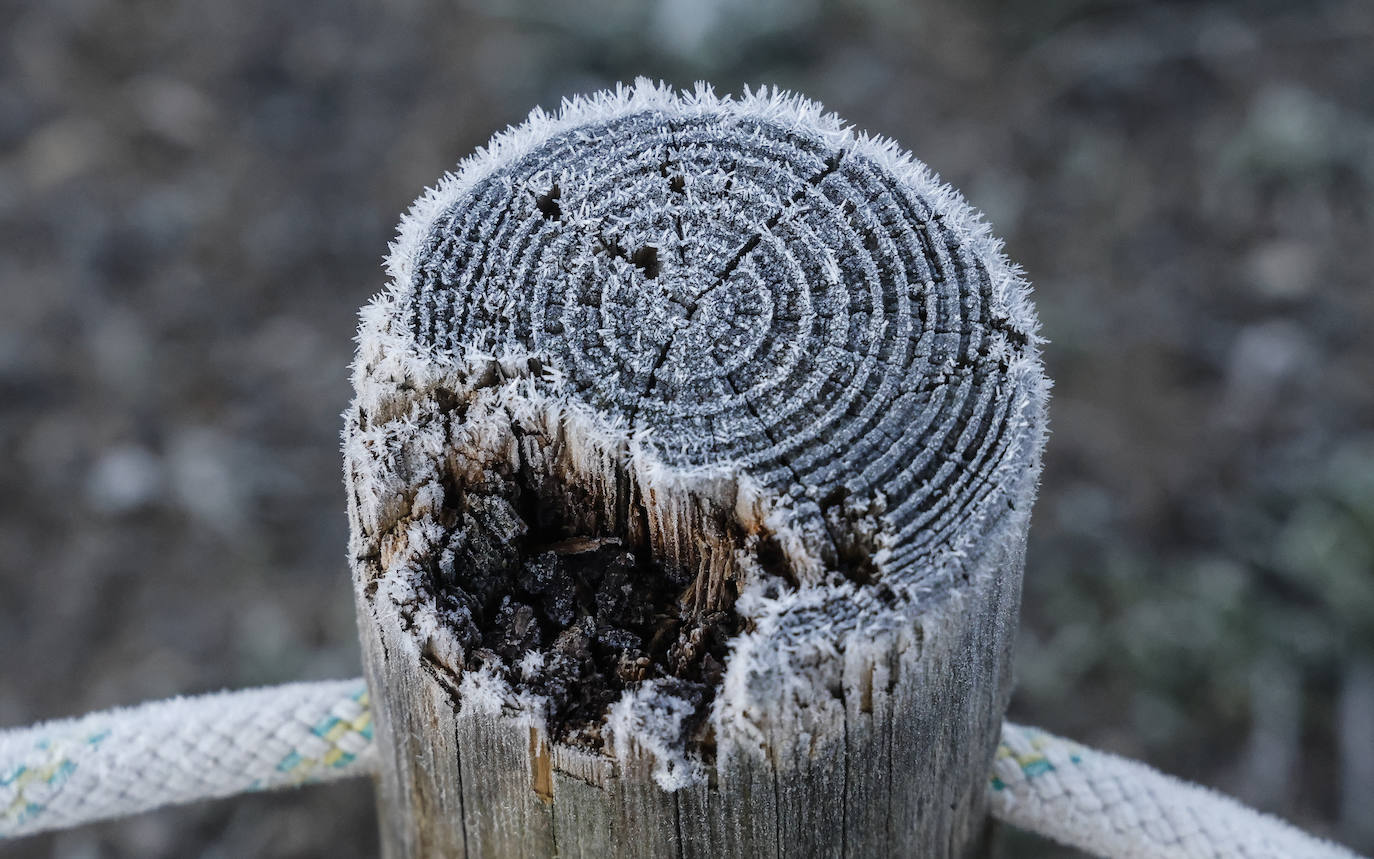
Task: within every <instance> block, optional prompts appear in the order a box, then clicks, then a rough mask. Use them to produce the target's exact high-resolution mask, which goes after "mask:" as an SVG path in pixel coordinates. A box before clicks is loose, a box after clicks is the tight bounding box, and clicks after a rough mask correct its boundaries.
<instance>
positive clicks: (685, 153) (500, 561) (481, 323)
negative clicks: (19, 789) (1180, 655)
mask: <svg viewBox="0 0 1374 859" xmlns="http://www.w3.org/2000/svg"><path fill="white" fill-rule="evenodd" d="M389 267H390V272H391V275H392V277H393V279H394V280H393V283H392V284H391V285H390V287H389V288H388V290H387V291H386V292H384V293H383V294H382V295H380V296H379V297H378V298H377V299H376V300H375V301H374V302H373V304H372V305H370V306H369V307H368V308H365V310H364V313H363V321H362V326H361V330H360V339H359V351H358V357H357V361H356V363H355V368H354V373H355V375H354V383H355V387H356V389H357V398H356V400H355V402H354V404H353V406H352V407H351V409H350V411H349V413H348V414H347V416H346V419H347V429H346V432H345V440H344V453H345V462H346V465H345V469H346V479H347V483H348V487H349V494H350V504H349V516H350V523H351V528H352V537H351V553H352V558H353V570H354V581H355V586H356V594H357V604H358V613H359V623H360V627H361V633H362V640H363V645H364V660H365V665H366V671H367V676H368V680H369V684H370V685H371V687H372V690H373V697H374V701H375V702H376V703H375V707H376V710H377V732H378V735H377V736H378V743H379V746H380V750H381V753H382V761H383V766H382V775H381V776H380V790H379V797H380V799H379V803H380V814H381V816H382V819H383V843H384V847H385V850H386V853H387V855H388V856H392V857H418V856H492V857H503V856H588V857H597V859H608V857H619V856H711V857H716V856H740V857H746V856H747V857H756V856H899V855H919V856H966V855H973V854H974V853H975V852H976V851H978V850H980V849H981V841H982V838H983V833H984V831H985V825H984V824H985V800H984V791H985V789H986V779H987V772H988V766H989V763H990V761H991V757H992V753H993V750H994V747H995V744H996V738H997V734H998V728H999V725H1000V722H1001V718H1002V715H1003V712H1004V710H1005V707H1006V703H1007V697H1008V695H1009V692H1010V688H1011V676H1010V674H1011V669H1010V655H1011V654H1010V649H1011V646H1012V642H1013V639H1014V635H1015V629H1016V614H1017V609H1018V604H1019V599H1020V586H1021V571H1022V566H1023V559H1024V551H1025V534H1026V528H1027V525H1028V520H1029V512H1030V506H1031V502H1032V500H1033V497H1034V491H1035V484H1036V479H1037V476H1038V471H1039V457H1040V449H1041V446H1042V443H1043V436H1044V423H1045V419H1044V404H1045V397H1046V390H1047V386H1046V383H1045V381H1044V378H1043V374H1042V371H1041V368H1040V363H1039V356H1038V352H1037V349H1036V342H1037V341H1036V339H1035V321H1034V317H1033V312H1032V311H1031V309H1030V305H1029V301H1028V298H1027V288H1026V287H1025V285H1024V283H1023V282H1022V281H1021V279H1020V277H1019V275H1018V274H1017V273H1016V272H1015V270H1014V269H1013V268H1012V267H1011V266H1010V265H1009V264H1008V263H1007V262H1006V260H1005V259H1004V258H1003V257H1002V255H1001V252H1000V246H999V245H998V244H997V242H996V241H995V240H994V239H992V238H990V237H989V236H988V234H987V232H986V230H985V229H984V228H983V227H982V226H981V225H980V224H979V223H978V222H977V220H976V218H975V216H974V215H973V214H972V213H971V212H970V211H969V210H968V208H967V206H966V205H965V204H964V203H963V201H962V200H961V199H960V198H959V197H958V196H957V195H956V194H955V193H954V192H953V191H951V190H949V189H948V188H946V187H943V186H941V185H939V184H938V182H937V181H935V180H934V179H932V178H931V177H930V175H929V174H928V173H927V172H926V171H925V170H924V168H923V167H922V166H921V165H919V164H917V163H914V162H912V161H911V160H910V159H908V158H906V157H905V156H902V155H900V154H899V153H897V152H896V151H895V150H894V149H893V148H892V147H890V146H887V145H885V144H883V143H881V142H874V141H870V140H867V139H863V138H860V137H857V136H855V135H853V134H851V133H849V132H847V131H846V130H844V128H843V127H842V126H841V124H840V123H839V122H838V120H835V119H834V118H831V117H826V116H824V115H822V114H820V113H818V112H817V111H816V110H815V109H814V107H813V106H811V105H808V104H806V103H803V102H800V101H797V100H769V99H767V98H746V99H741V100H738V101H735V102H721V101H716V100H711V99H704V100H700V99H699V100H683V99H679V98H678V97H676V96H673V95H672V94H670V93H667V92H664V91H661V90H656V89H653V88H651V87H647V86H644V85H641V86H640V87H638V88H636V89H635V90H633V91H632V92H629V93H626V94H623V95H622V96H621V97H620V98H619V99H618V100H616V99H605V100H603V101H601V102H598V103H594V104H586V103H584V104H579V105H575V106H573V107H572V108H570V109H569V110H568V111H566V112H565V114H564V115H563V116H562V117H559V118H550V117H535V118H534V119H532V120H531V122H530V123H529V124H528V125H527V126H526V127H524V128H522V129H519V130H516V131H514V132H512V133H510V134H508V135H507V136H505V137H503V138H500V139H498V140H497V141H496V142H495V144H494V146H493V147H492V148H491V149H489V150H488V151H487V152H485V153H483V154H480V155H479V156H477V157H476V158H474V159H473V160H470V161H469V162H465V163H464V165H462V167H461V168H460V170H459V171H458V173H457V174H456V175H455V176H453V177H450V178H449V179H447V180H446V181H445V182H444V183H443V184H441V185H440V186H439V188H438V189H437V190H436V191H433V192H431V193H430V194H428V195H426V197H424V198H422V199H421V200H420V201H419V202H418V203H417V205H416V208H415V209H413V210H412V212H411V213H410V214H409V215H408V216H407V218H406V219H405V220H404V221H403V223H402V227H401V232H400V238H399V240H398V242H397V244H396V245H395V246H394V247H393V249H392V255H391V258H390V260H389ZM593 551H596V552H607V553H610V552H619V553H620V555H619V556H616V557H620V556H623V557H625V558H627V559H633V564H632V566H631V567H630V569H631V570H632V572H631V574H630V579H629V584H628V585H627V586H626V587H628V588H630V589H631V590H633V591H634V596H632V597H631V598H643V599H645V600H648V599H649V597H648V596H646V595H648V594H651V593H652V594H659V593H669V594H670V596H671V599H669V600H668V601H666V602H662V603H661V604H658V603H656V604H655V609H654V610H655V611H657V612H659V614H656V615H654V617H656V618H659V617H665V618H666V617H670V616H671V621H663V623H669V624H670V625H669V627H668V628H669V630H670V631H677V630H679V629H680V632H677V635H678V638H677V642H676V644H674V645H672V647H669V648H668V649H667V653H668V655H667V656H663V655H662V654H661V653H659V652H658V651H655V650H654V647H655V646H654V645H651V644H648V643H643V644H640V643H637V642H639V639H634V640H633V642H632V643H629V644H623V647H625V648H627V650H626V651H625V652H626V653H630V652H631V651H633V653H636V654H637V653H639V652H640V651H638V650H634V648H635V647H639V646H642V647H643V648H644V650H643V652H644V653H645V654H651V655H653V659H649V657H648V656H646V658H645V663H644V664H648V663H650V662H651V663H652V664H648V667H647V668H643V669H642V670H641V674H633V673H632V674H630V675H625V677H628V678H629V679H625V677H621V679H620V680H615V681H611V680H606V682H607V683H611V682H615V683H617V684H620V683H623V688H622V685H615V686H613V687H611V686H608V687H607V688H608V689H611V692H609V693H607V696H608V697H607V699H606V700H610V701H611V702H612V703H611V704H610V706H609V707H608V708H607V710H606V711H605V712H602V711H600V710H598V711H597V712H596V713H595V714H594V716H595V717H594V718H590V720H588V718H587V717H586V714H585V713H583V715H582V716H579V717H578V718H579V719H581V721H577V720H571V721H570V719H571V717H569V716H567V713H568V712H571V711H570V710H569V709H568V707H569V706H571V705H568V704H566V701H567V700H576V699H577V698H576V696H577V695H580V694H591V692H592V691H596V690H591V689H589V688H587V684H588V683H593V685H595V683H601V682H602V680H603V679H605V678H608V677H610V676H611V675H609V674H605V673H604V672H603V674H600V675H598V674H595V673H593V674H585V673H584V674H581V675H577V676H575V677H574V678H573V679H574V682H573V683H572V684H571V687H572V688H571V691H569V690H568V689H566V688H564V687H563V686H559V685H558V682H560V681H559V678H561V677H563V676H564V675H563V674H560V673H559V672H561V671H563V670H564V669H563V668H561V667H560V666H562V665H564V664H565V663H564V662H560V661H559V660H560V659H563V658H564V656H563V655H561V654H565V653H572V652H575V653H579V654H580V653H583V652H584V651H573V650H569V649H568V648H570V647H571V646H572V645H569V644H568V642H569V641H578V640H581V639H576V637H575V635H574V633H576V629H573V630H572V632H569V629H571V628H572V627H569V626H568V625H567V624H565V623H564V622H563V620H566V617H564V618H563V619H562V620H559V619H558V618H560V617H561V616H562V615H560V612H563V611H564V609H563V608H558V607H557V606H555V607H554V608H549V606H551V605H554V603H552V602H549V600H551V599H552V597H546V596H545V597H541V596H538V595H537V594H535V592H534V591H530V588H533V587H535V586H534V585H530V584H529V581H531V580H529V579H522V580H521V581H522V582H524V583H523V584H521V585H520V587H519V588H516V586H515V585H513V584H510V582H513V581H515V579H516V577H517V576H519V575H527V576H528V575H529V574H528V573H527V572H526V573H521V572H520V571H521V570H526V571H527V570H529V569H531V567H529V566H528V565H529V564H531V563H536V562H540V561H538V559H539V558H545V559H552V560H550V561H549V562H548V563H549V564H554V565H555V566H556V570H558V571H562V570H564V569H576V564H578V563H586V561H585V559H586V558H601V557H607V558H611V557H612V555H611V554H605V555H589V554H587V553H588V552H593ZM541 552H542V553H544V554H542V555H541V554H540V553H541ZM579 558H581V559H584V560H579ZM531 559H535V560H534V561H532V560H531ZM541 563H542V562H541ZM616 563H620V561H616ZM625 563H627V564H629V563H631V561H630V560H626V561H625ZM522 565H524V566H522ZM557 565H562V566H557ZM546 566H547V565H546ZM554 568H555V567H549V569H554ZM597 569H600V568H597ZM551 575H555V577H556V576H557V575H564V573H563V572H557V573H556V574H551ZM595 575H598V574H597V573H595V572H594V573H593V576H595ZM606 575H607V577H609V575H610V574H609V573H607V574H606ZM593 580H595V581H601V580H600V579H588V581H593ZM606 580H607V581H609V578H607V579H606ZM540 581H543V580H540ZM579 581H581V580H579ZM617 581H618V580H617ZM665 583H671V586H670V585H669V584H665ZM541 587H542V585H541ZM598 587H599V586H598ZM484 588H485V590H483V589H484ZM522 589H523V590H522ZM538 593H540V594H542V593H544V592H543V591H539V592H538ZM549 593H552V591H550V592H549ZM597 593H598V599H601V598H602V597H601V594H602V593H603V591H601V590H598V592H597ZM502 594H504V595H505V596H502V597H501V599H503V600H505V601H504V602H501V603H500V605H502V606H505V608H502V609H500V611H498V609H497V608H495V606H497V596H494V595H502ZM512 594H514V597H512V596H511V595H512ZM484 595H485V596H484ZM517 598H518V599H517ZM655 598H657V597H655ZM540 599H543V600H545V602H543V603H540V602H539V600H540ZM522 600H523V602H521V601H522ZM526 604H528V605H530V606H534V608H528V607H525V608H521V607H523V606H526ZM541 605H542V606H544V608H539V606H541ZM597 606H601V603H597ZM512 607H514V608H512ZM515 609H519V610H523V611H526V612H527V613H528V612H537V611H543V612H545V613H544V614H541V615H539V618H541V619H540V620H539V621H538V628H537V629H535V631H534V632H531V633H529V634H528V636H526V637H525V638H522V639H521V640H520V642H519V646H518V647H517V646H516V645H515V644H511V643H510V642H511V640H512V639H511V636H512V635H514V633H510V632H506V633H502V634H504V635H505V636H506V637H505V638H501V637H500V635H497V634H496V633H494V632H493V630H497V629H498V626H494V624H498V625H499V624H500V623H505V624H507V625H508V627H509V629H516V630H524V629H525V628H526V626H524V625H521V624H522V623H524V621H521V620H520V619H519V618H520V615H519V614H518V612H516V613H512V612H513V611H514V610H515ZM590 611H592V609H587V608H583V609H578V610H577V612H581V613H582V614H579V615H578V616H579V618H581V619H580V620H577V621H572V622H571V623H572V625H573V626H576V624H578V623H583V622H584V621H585V623H586V624H588V625H589V626H588V627H587V628H588V629H591V628H592V626H591V625H592V624H593V619H592V618H590V616H587V617H584V616H583V615H586V613H587V612H590ZM500 612H505V613H504V614H500ZM577 612H572V613H568V614H567V616H568V617H571V616H572V614H575V613H577ZM600 612H601V608H599V607H598V608H596V609H595V613H596V619H595V620H596V623H598V624H599V623H600V622H601V621H600V618H601V617H602V615H601V613H600ZM512 618H515V620H512ZM549 618H554V619H555V620H552V621H551V620H549ZM722 619H723V620H722ZM659 622H660V621H657V620H656V621H655V623H659ZM679 624H680V627H679ZM713 624H714V625H713ZM499 628H500V629H506V628H507V627H499ZM636 629H637V630H639V628H638V627H636ZM719 629H728V630H729V631H730V635H729V639H728V652H725V651H722V655H721V659H722V661H723V665H716V664H715V663H713V662H712V660H711V658H708V657H704V656H702V655H701V654H702V653H704V652H706V650H707V649H708V648H709V647H711V646H713V645H712V644H711V642H712V641H713V640H714V639H712V638H711V635H712V634H713V633H712V630H719ZM640 631H642V630H640ZM520 635H522V636H525V635H526V634H525V633H524V632H523V631H522V632H520ZM608 635H609V633H607V632H606V631H605V629H604V628H603V627H601V626H597V627H596V630H595V632H594V633H591V634H590V639H588V640H593V641H594V644H593V645H589V647H590V648H591V649H590V650H586V651H585V652H592V651H595V652H596V653H606V652H610V651H608V650H607V648H612V649H613V648H614V647H621V646H622V644H616V643H615V642H622V641H630V639H614V641H612V640H611V639H610V638H608V637H607V636H608ZM493 636H495V637H493ZM555 636H557V637H556V638H555ZM569 636H573V637H572V638H570V637H569ZM598 636H600V637H601V638H598ZM669 638H671V635H670V636H669ZM603 639H604V640H603ZM493 642H495V643H493ZM508 645H509V646H508ZM503 648H505V649H504V650H503ZM560 648H562V649H560ZM660 650H661V648H660ZM499 653H501V654H505V655H504V656H499ZM522 654H523V655H522ZM684 654H685V655H684ZM569 658H571V657H569ZM579 658H580V657H579ZM588 658H590V657H588ZM598 658H600V657H598ZM607 658H610V657H607ZM674 659H677V660H679V661H678V662H673V661H672V660H674ZM583 663H586V659H584V660H583ZM568 664H571V663H568ZM620 664H621V665H622V666H623V665H624V664H625V663H624V661H623V660H622V663H620ZM678 665H681V666H686V667H683V668H674V667H664V666H678ZM579 670H584V671H590V670H591V669H589V668H585V667H584V668H583V669H579ZM618 670H619V669H618ZM637 670H640V669H637ZM674 671H677V672H679V673H678V674H676V675H675V676H676V677H677V678H679V679H676V680H675V679H673V678H672V677H670V676H669V675H670V674H672V673H673V672H674ZM683 671H685V672H688V674H682V673H681V672H683ZM641 675H642V676H641ZM688 675H690V676H688ZM569 676H571V675H569ZM616 676H621V675H616ZM588 677H591V678H593V680H591V681H589V680H588V679H587V678H588ZM684 677H685V678H687V679H686V680H682V679H681V678H684ZM597 678H601V679H597ZM593 681H594V682H593ZM549 690H554V691H549ZM684 690H688V691H684ZM690 690H698V691H690ZM700 690H705V691H704V692H702V691H700ZM703 694H704V696H705V698H704V699H703V698H701V697H700V696H701V695H703ZM693 695H697V696H698V697H696V698H694V697H693ZM560 696H561V697H560ZM570 696H571V697H570ZM597 700H600V699H597ZM693 714H695V715H693ZM684 720H685V721H684ZM569 725H576V726H578V727H576V728H575V729H574V728H570V727H568V726H569Z"/></svg>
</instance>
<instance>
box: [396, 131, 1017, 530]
mask: <svg viewBox="0 0 1374 859" xmlns="http://www.w3.org/2000/svg"><path fill="white" fill-rule="evenodd" d="M828 139H829V140H833V139H835V138H834V135H831V136H830V137H826V136H825V135H823V134H822V133H820V131H819V130H818V131H817V132H816V133H809V132H808V131H807V130H806V129H805V128H804V127H798V126H797V125H796V124H792V125H783V124H779V123H777V122H775V121H774V120H773V119H770V118H768V117H765V116H750V115H748V114H747V113H743V112H741V111H740V110H738V109H737V108H736V109H734V110H729V111H727V110H721V111H718V112H713V111H710V110H696V111H683V112H682V113H681V114H675V113H672V112H670V111H666V110H659V109H649V110H643V111H638V112H632V113H629V114H627V115H621V116H616V117H612V118H605V119H598V120H594V121H591V122H589V123H588V124H583V125H580V126H577V127H573V128H571V129H566V130H562V131H559V132H557V133H554V134H551V135H550V136H549V137H548V139H546V140H545V141H543V142H542V143H541V144H539V145H536V146H534V147H533V148H532V149H530V150H529V151H527V152H526V153H525V154H524V155H522V156H521V157H519V158H518V159H513V160H511V161H510V163H507V164H504V165H502V166H500V167H498V168H497V169H495V170H494V171H492V172H491V173H489V174H488V175H487V176H485V178H483V179H482V180H481V181H479V182H477V183H475V184H474V185H473V186H472V187H471V188H470V189H469V190H468V191H467V193H465V194H463V195H462V196H461V198H460V199H458V200H457V201H456V202H454V203H453V204H452V205H450V206H449V207H448V208H447V209H446V210H445V211H443V212H442V213H441V214H440V216H439V217H438V218H437V219H436V220H434V221H433V222H432V224H431V225H430V227H429V233H428V236H427V238H426V240H425V241H424V243H423V245H422V247H421V248H420V249H419V252H418V254H417V255H416V257H415V264H414V268H413V282H412V284H411V287H412V288H411V289H410V290H409V292H408V298H407V299H406V300H407V301H408V306H407V307H406V308H405V310H406V312H407V314H408V316H407V320H408V323H409V324H410V325H411V326H412V332H413V334H414V336H415V338H416V339H417V341H418V342H419V343H421V344H423V345H427V346H436V347H442V348H447V349H454V350H457V349H459V348H460V347H463V346H466V347H476V348H479V349H482V350H499V349H500V348H501V346H502V345H505V344H512V343H516V344H521V345H523V346H524V347H525V348H528V349H532V350H535V351H537V352H540V353H544V354H546V355H548V356H549V358H550V360H551V361H552V362H553V363H554V364H555V365H557V366H558V367H559V368H560V369H561V371H562V372H563V373H564V375H565V377H566V378H567V380H568V382H569V384H570V385H571V387H572V388H573V389H574V390H575V391H576V392H577V395H578V396H580V397H581V398H583V400H584V401H585V402H586V403H587V404H588V405H590V406H592V407H594V408H596V409H597V410H599V411H601V412H602V413H604V414H607V415H608V416H612V417H617V418H619V419H621V420H622V421H624V422H625V423H626V425H627V426H629V427H631V428H632V429H635V430H640V429H648V430H650V432H651V434H652V438H653V439H654V441H655V443H656V446H657V448H658V449H659V451H660V453H661V455H662V456H663V458H664V459H666V460H667V461H668V462H670V463H672V464H675V465H703V464H709V463H718V462H724V461H733V462H738V463H740V464H741V465H742V466H743V467H744V468H746V469H747V470H748V471H749V472H750V473H751V474H753V475H754V476H755V477H756V478H757V479H759V480H760V481H761V482H762V483H763V484H764V485H765V486H769V487H772V488H774V489H776V490H777V491H779V492H781V493H785V494H790V495H792V496H793V497H796V498H798V499H801V498H812V499H816V498H823V497H826V496H827V495H830V496H833V495H834V493H835V490H836V489H837V488H840V487H843V489H844V490H845V492H844V493H840V494H841V495H845V494H848V495H852V496H872V495H873V494H875V493H882V495H883V496H884V498H886V499H887V514H886V518H887V519H888V521H889V523H890V527H891V528H892V529H895V531H896V533H892V534H891V536H892V537H893V538H895V543H896V545H898V546H903V547H905V548H906V549H908V550H913V551H914V550H916V549H917V547H918V546H919V545H920V544H926V543H928V542H929V541H931V540H937V539H941V538H942V532H944V531H945V530H947V529H948V528H950V527H954V526H953V525H952V524H951V522H950V521H947V520H949V519H950V518H951V514H952V513H954V512H957V511H959V510H961V509H966V508H969V507H970V506H973V505H976V504H977V503H978V501H979V499H980V498H981V497H983V496H985V495H987V494H988V493H989V492H992V491H994V490H995V487H994V486H992V485H991V483H992V482H993V481H992V480H990V478H991V477H992V476H993V475H995V474H997V473H998V472H999V469H998V464H999V463H1000V462H1001V461H1002V460H1004V459H1006V458H1008V457H1011V458H1017V457H1023V456H1025V455H1026V451H1027V450H1029V449H1030V448H1031V446H1032V445H1033V443H1034V442H1032V441H1031V440H1030V439H1031V436H1032V435H1033V434H1034V433H1035V432H1038V429H1037V428H1033V427H1027V426H1026V425H1025V424H1026V422H1025V420H1024V419H1023V416H1017V415H1015V414H1012V412H1013V411H1014V404H1015V403H1016V402H1018V401H1024V396H1023V395H1018V392H1017V391H1015V390H1012V387H1013V386H1014V385H1015V384H1016V381H1015V379H1014V378H1013V377H1012V376H1010V375H1009V374H1008V372H1007V369H1008V366H1009V365H1010V362H1012V361H1013V360H1015V359H1016V358H1018V357H1021V356H1023V355H1025V354H1026V350H1028V349H1030V348H1032V347H1030V346H1029V343H1028V338H1027V335H1026V333H1025V332H1023V331H1018V330H1016V329H1015V328H1014V326H1012V325H1011V324H1010V323H1008V322H1006V321H1005V319H1000V320H999V319H995V318H994V316H995V315H997V314H995V313H994V312H993V311H994V308H993V304H994V300H995V298H994V294H993V292H994V289H993V283H994V278H993V276H992V274H991V273H990V272H989V265H990V264H994V265H995V264H1000V263H998V261H996V260H992V261H990V260H988V259H986V258H985V257H986V256H987V255H986V254H983V257H980V256H979V253H978V252H977V249H975V248H973V247H971V244H970V237H968V236H964V235H959V234H957V233H956V231H955V229H954V228H952V227H951V226H949V225H948V224H947V223H946V222H947V220H954V219H947V218H946V215H947V214H948V213H946V212H942V211H937V210H935V209H933V208H932V206H933V205H934V201H932V199H929V197H930V196H933V195H927V196H925V197H923V196H922V194H921V193H920V192H919V190H918V189H916V188H914V187H911V186H910V185H909V184H907V183H904V182H903V181H901V180H899V179H898V178H897V177H896V176H894V175H893V174H892V173H891V172H890V171H889V170H888V169H887V168H885V167H884V166H883V165H882V164H881V163H879V161H880V159H876V158H870V157H868V156H866V155H864V154H863V153H862V151H861V150H860V149H859V148H857V147H854V146H852V145H846V144H841V146H842V148H833V147H832V146H831V145H829V144H827V143H826V142H825V141H826V140H828ZM961 222H962V221H961ZM1002 316H1003V317H1005V313H1003V314H1002ZM1022 394H1024V392H1022ZM944 536H948V535H944Z"/></svg>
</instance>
